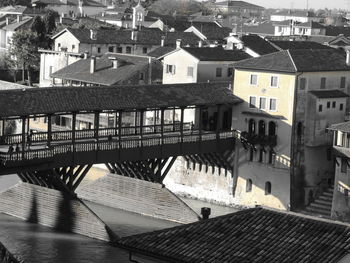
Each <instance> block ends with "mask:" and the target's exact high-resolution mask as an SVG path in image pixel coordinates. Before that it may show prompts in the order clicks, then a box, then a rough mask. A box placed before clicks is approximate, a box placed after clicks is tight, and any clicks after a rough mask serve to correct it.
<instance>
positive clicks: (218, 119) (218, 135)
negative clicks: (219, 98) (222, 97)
mask: <svg viewBox="0 0 350 263" xmlns="http://www.w3.org/2000/svg"><path fill="white" fill-rule="evenodd" d="M220 109H221V105H218V106H217V111H218V115H217V119H216V140H217V141H219V139H220V125H221V114H220Z"/></svg>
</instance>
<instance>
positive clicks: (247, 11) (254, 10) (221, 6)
mask: <svg viewBox="0 0 350 263" xmlns="http://www.w3.org/2000/svg"><path fill="white" fill-rule="evenodd" d="M208 7H209V8H210V9H211V10H212V11H213V12H215V13H220V14H229V15H236V16H244V17H261V16H262V13H263V11H264V10H265V8H264V7H262V6H258V5H254V4H251V3H248V2H245V1H233V0H228V1H213V2H212V3H211V4H209V5H208Z"/></svg>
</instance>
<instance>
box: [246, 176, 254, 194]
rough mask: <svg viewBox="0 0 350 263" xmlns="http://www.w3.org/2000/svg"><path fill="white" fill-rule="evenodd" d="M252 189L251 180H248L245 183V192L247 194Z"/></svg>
mask: <svg viewBox="0 0 350 263" xmlns="http://www.w3.org/2000/svg"><path fill="white" fill-rule="evenodd" d="M252 188H253V181H252V179H248V180H247V182H246V187H245V191H246V192H247V193H249V192H251V191H252Z"/></svg>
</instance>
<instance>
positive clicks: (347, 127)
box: [328, 121, 350, 132]
mask: <svg viewBox="0 0 350 263" xmlns="http://www.w3.org/2000/svg"><path fill="white" fill-rule="evenodd" d="M328 129H329V130H334V131H341V132H350V121H347V122H342V123H337V124H333V125H331V126H330V127H329V128H328Z"/></svg>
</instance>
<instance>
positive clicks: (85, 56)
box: [84, 51, 89, 59]
mask: <svg viewBox="0 0 350 263" xmlns="http://www.w3.org/2000/svg"><path fill="white" fill-rule="evenodd" d="M88 56H89V52H87V51H85V52H84V59H88Z"/></svg>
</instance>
